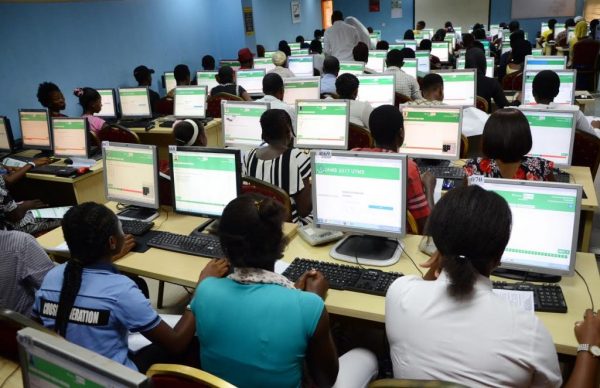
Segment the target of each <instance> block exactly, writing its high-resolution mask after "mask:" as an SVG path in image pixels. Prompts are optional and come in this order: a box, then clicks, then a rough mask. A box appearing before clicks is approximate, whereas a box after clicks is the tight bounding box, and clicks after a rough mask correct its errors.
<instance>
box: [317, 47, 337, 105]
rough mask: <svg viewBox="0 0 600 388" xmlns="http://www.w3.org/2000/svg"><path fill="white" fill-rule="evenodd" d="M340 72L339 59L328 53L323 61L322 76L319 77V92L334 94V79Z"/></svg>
mask: <svg viewBox="0 0 600 388" xmlns="http://www.w3.org/2000/svg"><path fill="white" fill-rule="evenodd" d="M339 73H340V61H338V59H337V58H336V57H334V56H331V55H328V56H326V57H325V60H324V61H323V76H322V77H321V94H330V95H332V94H335V93H336V91H335V80H336V79H337V76H338V74H339Z"/></svg>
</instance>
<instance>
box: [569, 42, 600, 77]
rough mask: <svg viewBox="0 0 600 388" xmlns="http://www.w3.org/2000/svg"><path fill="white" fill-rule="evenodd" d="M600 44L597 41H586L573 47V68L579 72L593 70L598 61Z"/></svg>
mask: <svg viewBox="0 0 600 388" xmlns="http://www.w3.org/2000/svg"><path fill="white" fill-rule="evenodd" d="M599 52H600V42H598V41H597V40H595V39H584V40H580V41H579V42H577V43H575V45H574V46H573V59H572V64H573V68H574V69H577V72H579V71H581V70H593V69H594V67H595V66H596V61H597V60H598V58H597V57H598V53H599Z"/></svg>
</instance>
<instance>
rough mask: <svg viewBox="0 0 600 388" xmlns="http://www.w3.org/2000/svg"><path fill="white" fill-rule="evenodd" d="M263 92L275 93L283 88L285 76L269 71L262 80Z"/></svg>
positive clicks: (267, 93)
mask: <svg viewBox="0 0 600 388" xmlns="http://www.w3.org/2000/svg"><path fill="white" fill-rule="evenodd" d="M262 89H263V93H264V94H266V95H271V96H272V95H274V94H275V93H277V92H279V91H282V90H283V78H281V76H280V75H279V74H277V73H269V74H266V75H265V76H264V77H263V80H262Z"/></svg>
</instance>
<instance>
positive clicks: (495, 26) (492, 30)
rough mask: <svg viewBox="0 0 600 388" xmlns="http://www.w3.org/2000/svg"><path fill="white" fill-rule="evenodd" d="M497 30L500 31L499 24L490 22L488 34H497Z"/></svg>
mask: <svg viewBox="0 0 600 388" xmlns="http://www.w3.org/2000/svg"><path fill="white" fill-rule="evenodd" d="M498 31H500V25H499V24H490V35H491V36H496V35H498Z"/></svg>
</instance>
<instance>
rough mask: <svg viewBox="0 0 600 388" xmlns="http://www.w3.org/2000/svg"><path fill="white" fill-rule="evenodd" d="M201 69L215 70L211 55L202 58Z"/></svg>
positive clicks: (213, 59)
mask: <svg viewBox="0 0 600 388" xmlns="http://www.w3.org/2000/svg"><path fill="white" fill-rule="evenodd" d="M202 68H203V69H204V70H214V69H215V58H214V57H213V56H212V55H205V56H203V57H202Z"/></svg>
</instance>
